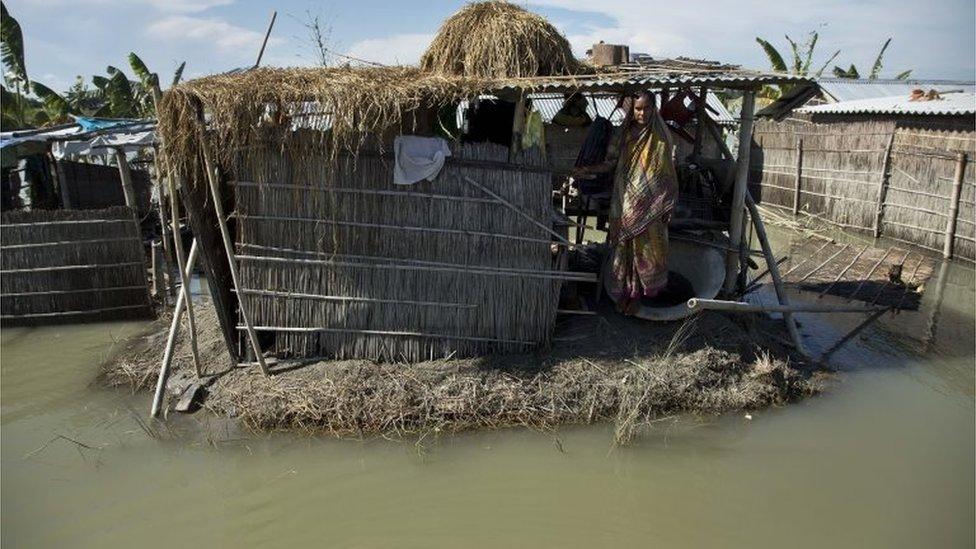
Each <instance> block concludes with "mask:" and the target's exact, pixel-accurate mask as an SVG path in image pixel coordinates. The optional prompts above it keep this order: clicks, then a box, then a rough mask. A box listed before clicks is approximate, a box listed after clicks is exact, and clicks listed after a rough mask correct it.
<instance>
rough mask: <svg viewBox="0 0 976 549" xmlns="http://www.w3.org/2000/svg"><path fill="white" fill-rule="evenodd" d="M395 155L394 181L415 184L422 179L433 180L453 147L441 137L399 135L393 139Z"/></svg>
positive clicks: (402, 183) (399, 183)
mask: <svg viewBox="0 0 976 549" xmlns="http://www.w3.org/2000/svg"><path fill="white" fill-rule="evenodd" d="M393 155H394V165H393V183H394V184H396V185H413V184H414V183H416V182H418V181H420V180H421V179H426V180H428V181H433V180H434V179H435V178H436V177H437V174H439V173H440V171H441V168H443V167H444V161H445V160H446V159H447V157H448V156H451V149H450V148H449V147H448V146H447V141H445V140H444V139H442V138H440V137H418V136H416V135H398V136H397V137H396V138H395V139H394V140H393Z"/></svg>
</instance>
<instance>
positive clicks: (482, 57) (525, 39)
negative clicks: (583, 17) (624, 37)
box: [420, 0, 582, 78]
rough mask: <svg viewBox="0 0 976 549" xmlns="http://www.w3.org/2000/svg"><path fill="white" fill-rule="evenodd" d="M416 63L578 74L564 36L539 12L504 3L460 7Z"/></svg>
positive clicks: (462, 71)
mask: <svg viewBox="0 0 976 549" xmlns="http://www.w3.org/2000/svg"><path fill="white" fill-rule="evenodd" d="M420 66H421V68H423V69H424V70H426V71H432V72H437V73H441V74H450V75H458V76H474V77H480V78H522V77H531V76H555V75H568V74H577V73H579V72H581V70H582V66H581V64H580V63H579V62H578V61H577V60H576V58H575V57H573V52H572V49H571V48H570V46H569V42H568V41H567V40H566V38H565V37H564V36H563V35H562V34H560V33H559V31H558V30H556V28H555V27H553V26H552V25H551V24H550V23H549V22H548V21H546V20H545V19H544V18H543V17H541V16H539V15H536V14H534V13H531V12H529V11H526V10H525V9H523V8H521V7H519V6H516V5H514V4H510V3H508V2H498V1H494V0H492V1H488V2H477V3H473V4H469V5H468V6H465V7H464V8H463V9H461V10H460V11H458V12H457V13H455V14H454V15H452V16H451V17H450V18H449V19H448V20H447V21H445V22H444V24H443V25H441V28H440V30H439V31H438V33H437V36H436V37H435V38H434V40H433V42H431V44H430V46H429V47H428V48H427V51H426V52H425V53H424V55H423V57H421V58H420Z"/></svg>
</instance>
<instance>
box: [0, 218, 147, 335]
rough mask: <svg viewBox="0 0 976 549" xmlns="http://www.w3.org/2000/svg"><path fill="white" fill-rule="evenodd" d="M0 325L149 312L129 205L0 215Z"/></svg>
mask: <svg viewBox="0 0 976 549" xmlns="http://www.w3.org/2000/svg"><path fill="white" fill-rule="evenodd" d="M0 231H2V235H3V237H2V238H3V241H2V244H0V319H2V320H3V322H4V324H5V325H13V324H40V323H52V322H82V321H92V320H116V319H131V318H146V317H149V316H152V314H153V307H152V303H151V301H150V298H149V287H148V281H147V275H146V265H145V257H144V251H143V246H142V238H141V236H140V234H139V230H138V228H137V227H136V224H135V220H134V218H133V214H132V210H131V209H130V208H127V207H115V208H108V209H102V210H32V211H19V212H5V213H3V214H2V216H0Z"/></svg>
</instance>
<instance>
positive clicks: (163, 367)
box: [149, 238, 199, 417]
mask: <svg viewBox="0 0 976 549" xmlns="http://www.w3.org/2000/svg"><path fill="white" fill-rule="evenodd" d="M196 260H197V240H196V239H195V238H194V239H193V244H191V245H190V256H189V257H188V258H187V259H186V270H185V271H184V272H185V273H186V274H189V273H190V271H191V270H192V269H193V264H194V263H195V262H196ZM190 301H192V297H191V296H190V287H189V286H183V287H182V288H180V295H179V297H177V298H176V306H175V307H174V308H173V320H172V322H170V326H169V337H167V338H166V349H165V350H164V351H163V362H162V364H160V366H159V378H158V379H156V392H155V393H154V394H153V402H152V409H151V410H150V412H149V414H150V415H151V416H152V417H159V411H160V409H161V408H162V404H163V392H164V390H165V389H166V380H167V379H168V378H169V368H170V364H171V363H172V361H173V348H174V347H175V346H176V331H177V330H178V329H179V326H180V315H182V314H183V308H184V305H185V304H187V303H189V302H190ZM197 377H199V371H198V372H197Z"/></svg>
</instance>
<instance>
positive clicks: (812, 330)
mask: <svg viewBox="0 0 976 549" xmlns="http://www.w3.org/2000/svg"><path fill="white" fill-rule="evenodd" d="M937 274H939V275H941V276H942V277H943V282H944V283H943V284H941V285H936V284H935V281H932V282H930V285H929V290H928V291H927V292H926V294H925V297H924V299H923V303H922V307H921V309H920V310H919V311H918V312H910V313H902V314H899V315H897V316H892V315H889V316H887V317H885V318H884V319H883V320H882V321H881V322H880V323H878V324H876V325H874V326H873V327H871V328H869V329H868V330H866V331H865V332H864V333H863V336H862V337H860V338H857V339H856V340H854V341H853V342H852V343H851V344H849V345H848V346H846V347H844V348H843V349H842V350H841V351H839V352H838V353H836V354H835V355H834V357H833V364H834V365H835V366H836V367H837V368H838V369H839V371H840V373H839V375H838V377H837V379H836V381H835V382H833V384H832V385H831V386H830V388H829V390H828V391H827V392H826V393H825V394H824V395H823V396H820V397H817V398H813V399H809V400H806V401H803V402H800V403H797V404H794V405H791V406H787V407H783V408H778V409H771V410H764V411H759V412H755V413H753V414H752V419H751V420H750V419H747V418H746V417H745V415H744V414H729V415H726V416H722V417H713V418H693V417H679V418H672V419H668V420H663V421H660V422H659V423H657V424H655V425H654V426H653V427H652V428H651V429H650V430H649V431H648V432H647V433H646V434H645V435H644V436H643V437H642V438H641V439H640V440H639V441H638V442H637V443H636V444H635V445H633V446H630V447H627V448H622V449H615V450H614V449H611V439H612V433H611V429H610V427H609V426H593V427H574V428H567V429H562V430H560V431H559V432H557V433H538V432H531V431H526V430H506V431H496V432H481V433H471V434H465V435H461V436H454V437H444V438H441V439H439V440H431V439H428V440H424V441H422V442H420V443H416V442H417V441H413V440H411V441H388V440H383V439H371V440H365V441H339V440H334V439H330V438H327V437H310V436H296V435H289V434H275V435H254V434H249V433H245V432H240V431H239V430H237V429H236V428H235V427H234V426H233V424H231V423H227V422H220V421H217V420H214V419H212V418H208V417H206V416H205V415H204V414H196V415H192V416H180V417H175V418H171V419H170V421H169V422H168V423H167V424H166V425H161V424H157V425H155V426H150V427H149V428H148V430H147V429H146V428H144V427H143V422H144V421H145V420H146V416H147V415H148V409H149V403H150V402H149V401H150V399H149V396H148V395H145V394H137V395H133V394H131V393H130V392H128V391H123V390H110V389H105V388H101V387H99V386H97V385H96V384H95V377H96V373H97V369H98V363H99V362H100V361H101V360H102V359H103V358H104V357H105V356H106V354H107V353H109V352H110V350H111V349H112V346H113V345H114V344H115V342H116V341H118V340H120V339H121V338H124V337H125V336H126V335H129V334H132V333H134V332H136V331H137V330H138V329H139V328H140V324H139V323H103V324H89V325H73V326H58V327H45V328H16V329H4V330H3V331H2V334H0V437H2V441H0V442H2V444H0V465H2V471H0V472H2V519H0V520H2V524H0V537H2V540H0V541H2V544H3V546H4V547H11V548H12V547H130V546H145V547H163V546H173V545H179V544H193V545H198V546H236V545H258V544H264V545H270V544H273V545H289V546H330V547H375V546H395V547H456V546H465V547H467V546H474V547H496V546H517V547H536V546H558V547H593V546H604V547H606V546H613V547H617V546H625V547H626V546H663V547H675V546H680V547H885V548H892V547H912V548H915V547H973V546H974V529H973V528H974V523H973V517H974V514H976V507H974V483H976V478H974V469H976V463H974V444H976V442H974V431H976V423H974V411H976V410H974V330H976V326H974V315H973V312H974V299H976V298H974V289H973V288H974V273H973V270H972V269H971V268H968V267H964V266H960V265H950V266H949V268H947V269H943V270H942V271H941V272H939V273H937ZM760 297H761V296H760ZM799 318H800V321H801V323H802V328H801V330H802V332H803V333H804V335H805V337H806V343H807V345H808V347H810V349H811V350H813V351H815V352H822V351H823V350H824V349H826V348H828V347H830V345H831V344H832V343H833V342H834V341H836V340H837V338H838V337H840V335H842V334H843V333H844V332H845V329H847V328H849V327H851V326H853V325H854V324H856V319H835V318H831V319H825V318H823V317H817V316H816V315H799Z"/></svg>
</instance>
